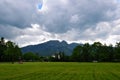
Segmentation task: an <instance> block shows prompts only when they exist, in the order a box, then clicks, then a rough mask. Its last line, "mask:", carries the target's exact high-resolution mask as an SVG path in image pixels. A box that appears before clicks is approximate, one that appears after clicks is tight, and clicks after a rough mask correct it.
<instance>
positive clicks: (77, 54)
mask: <svg viewBox="0 0 120 80" xmlns="http://www.w3.org/2000/svg"><path fill="white" fill-rule="evenodd" d="M82 54H83V47H82V46H80V45H79V46H77V47H75V48H74V50H73V53H72V55H71V59H72V61H77V62H78V61H82Z"/></svg>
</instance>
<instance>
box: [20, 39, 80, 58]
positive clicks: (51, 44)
mask: <svg viewBox="0 0 120 80" xmlns="http://www.w3.org/2000/svg"><path fill="white" fill-rule="evenodd" d="M77 45H79V44H77V43H76V45H74V44H68V43H67V42H66V41H64V40H63V41H61V42H60V41H59V40H50V41H47V42H45V43H42V44H38V45H35V46H26V47H23V48H22V52H23V53H26V52H33V53H39V55H41V56H50V55H52V54H54V53H56V52H57V51H60V52H64V53H65V54H66V55H71V54H72V51H73V49H74V48H75V47H76V46H77Z"/></svg>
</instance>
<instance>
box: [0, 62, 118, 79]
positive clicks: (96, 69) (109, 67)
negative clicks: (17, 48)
mask: <svg viewBox="0 0 120 80" xmlns="http://www.w3.org/2000/svg"><path fill="white" fill-rule="evenodd" d="M0 80H120V63H73V62H68V63H66V62H27V63H23V64H18V63H15V64H11V63H0Z"/></svg>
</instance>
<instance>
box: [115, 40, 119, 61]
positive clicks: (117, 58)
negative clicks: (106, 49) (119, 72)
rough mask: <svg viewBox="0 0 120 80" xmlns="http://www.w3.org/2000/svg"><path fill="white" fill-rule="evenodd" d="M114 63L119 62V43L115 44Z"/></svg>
mask: <svg viewBox="0 0 120 80" xmlns="http://www.w3.org/2000/svg"><path fill="white" fill-rule="evenodd" d="M115 61H120V42H117V43H116V46H115Z"/></svg>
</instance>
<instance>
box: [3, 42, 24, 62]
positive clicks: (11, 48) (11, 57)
mask: <svg viewBox="0 0 120 80" xmlns="http://www.w3.org/2000/svg"><path fill="white" fill-rule="evenodd" d="M6 47H7V49H6V50H5V57H6V59H7V61H12V63H14V61H17V60H18V58H19V57H20V56H22V53H21V50H20V48H19V47H18V45H16V44H15V43H13V42H11V41H8V42H7V43H6Z"/></svg>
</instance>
